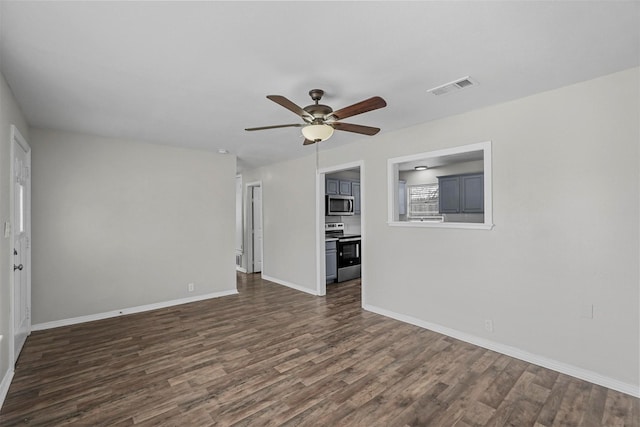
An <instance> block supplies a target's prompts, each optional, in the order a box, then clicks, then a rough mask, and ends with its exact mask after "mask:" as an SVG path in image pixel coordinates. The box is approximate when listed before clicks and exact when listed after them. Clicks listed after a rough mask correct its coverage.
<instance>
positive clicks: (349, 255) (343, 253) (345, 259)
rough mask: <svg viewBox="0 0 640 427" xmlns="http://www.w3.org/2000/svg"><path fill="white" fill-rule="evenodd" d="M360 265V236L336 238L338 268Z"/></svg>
mask: <svg viewBox="0 0 640 427" xmlns="http://www.w3.org/2000/svg"><path fill="white" fill-rule="evenodd" d="M353 265H360V238H359V237H354V238H352V239H340V240H338V268H344V267H351V266H353Z"/></svg>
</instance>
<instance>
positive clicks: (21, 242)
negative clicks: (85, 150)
mask: <svg viewBox="0 0 640 427" xmlns="http://www.w3.org/2000/svg"><path fill="white" fill-rule="evenodd" d="M11 177H12V179H11V188H10V192H11V195H10V197H11V220H10V222H9V225H7V224H5V236H6V237H9V236H8V234H9V235H10V237H11V242H12V243H13V252H12V257H11V258H12V261H13V275H12V276H11V277H12V280H11V318H12V322H11V325H12V327H11V335H12V336H11V341H10V346H11V347H12V351H11V357H13V360H12V363H11V366H14V365H15V363H16V361H17V360H18V356H20V351H22V347H23V346H24V343H25V341H26V340H27V337H28V336H29V334H30V333H31V147H29V144H28V143H27V141H26V140H25V139H24V138H23V137H22V135H21V134H20V132H19V131H18V129H17V128H16V127H15V126H11ZM7 227H8V228H7Z"/></svg>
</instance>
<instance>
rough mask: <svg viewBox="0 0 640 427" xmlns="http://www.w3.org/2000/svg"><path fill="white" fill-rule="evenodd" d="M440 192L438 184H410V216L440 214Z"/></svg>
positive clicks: (408, 198) (418, 216)
mask: <svg viewBox="0 0 640 427" xmlns="http://www.w3.org/2000/svg"><path fill="white" fill-rule="evenodd" d="M438 193H439V192H438V184H419V185H409V186H408V191H407V201H408V202H409V203H408V204H409V218H415V219H417V218H427V217H432V216H436V215H439V214H440V213H439V207H438Z"/></svg>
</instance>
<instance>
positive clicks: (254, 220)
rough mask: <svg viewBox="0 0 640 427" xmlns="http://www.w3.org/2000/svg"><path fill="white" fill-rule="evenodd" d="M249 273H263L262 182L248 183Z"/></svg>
mask: <svg viewBox="0 0 640 427" xmlns="http://www.w3.org/2000/svg"><path fill="white" fill-rule="evenodd" d="M246 188H247V191H246V197H247V203H246V205H245V206H246V207H247V210H246V224H247V233H246V235H247V273H259V272H262V265H263V260H262V247H263V244H262V182H261V181H258V182H250V183H247V187H246Z"/></svg>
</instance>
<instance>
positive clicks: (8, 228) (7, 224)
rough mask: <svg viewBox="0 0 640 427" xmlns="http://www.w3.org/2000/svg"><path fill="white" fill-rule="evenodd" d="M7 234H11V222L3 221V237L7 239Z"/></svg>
mask: <svg viewBox="0 0 640 427" xmlns="http://www.w3.org/2000/svg"><path fill="white" fill-rule="evenodd" d="M9 236H11V223H10V222H5V223H4V238H5V239H7V238H8V237H9Z"/></svg>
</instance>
